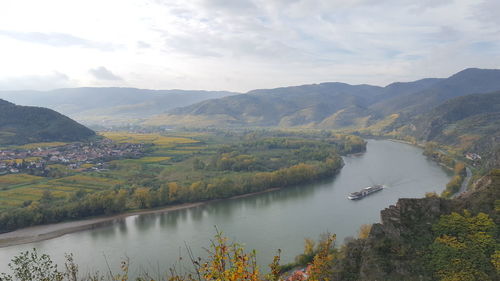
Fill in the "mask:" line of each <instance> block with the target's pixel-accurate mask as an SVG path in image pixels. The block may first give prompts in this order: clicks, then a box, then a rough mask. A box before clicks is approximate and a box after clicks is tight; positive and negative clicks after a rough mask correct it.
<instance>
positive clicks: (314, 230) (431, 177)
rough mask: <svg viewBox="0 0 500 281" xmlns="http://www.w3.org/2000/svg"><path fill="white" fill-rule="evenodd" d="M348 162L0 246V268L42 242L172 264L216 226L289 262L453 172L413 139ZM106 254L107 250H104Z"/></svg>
mask: <svg viewBox="0 0 500 281" xmlns="http://www.w3.org/2000/svg"><path fill="white" fill-rule="evenodd" d="M344 161H345V166H344V168H343V169H342V171H341V172H340V173H339V174H338V175H337V176H336V177H335V178H334V179H331V180H327V181H323V182H320V183H316V184H306V185H302V186H297V187H293V188H288V189H283V190H278V191H274V192H269V193H264V194H259V195H255V196H251V197H244V198H238V199H232V200H225V201H218V202H213V203H209V204H206V205H203V206H198V207H193V208H190V209H184V210H178V211H169V212H167V213H161V214H147V215H137V216H132V217H128V218H126V219H122V220H119V221H116V222H114V223H111V224H109V225H108V226H104V227H100V228H97V229H93V230H87V231H81V232H77V233H72V234H67V235H64V236H62V237H59V238H54V239H51V240H47V241H42V242H37V243H32V244H26V245H19V246H12V247H8V248H0V272H5V271H6V270H7V266H6V264H7V262H8V261H9V260H10V258H11V257H13V256H14V255H17V254H18V253H19V252H20V251H22V250H26V249H30V248H37V249H38V250H39V251H40V252H44V253H48V254H50V255H51V256H52V257H53V259H55V260H57V261H61V260H62V258H63V257H64V253H73V254H74V256H75V260H76V261H77V262H78V263H79V264H80V267H81V269H80V270H81V271H83V272H86V271H88V270H89V269H93V270H99V271H101V272H106V271H107V266H106V260H107V262H108V263H109V265H110V266H111V268H112V269H113V270H116V269H117V268H118V265H119V263H120V260H121V259H122V258H124V257H128V258H129V259H130V261H131V264H132V270H133V271H134V272H138V271H140V270H148V271H150V272H151V271H153V272H157V268H158V267H160V268H165V269H167V268H168V267H169V266H171V265H172V264H174V263H175V262H176V261H177V260H178V257H179V255H181V254H182V255H184V254H185V250H184V249H185V245H189V246H190V247H191V248H192V249H193V250H194V252H195V254H197V255H201V254H203V250H201V249H202V247H206V246H208V245H209V239H210V238H212V237H213V235H214V233H215V228H214V226H217V228H218V229H219V230H222V231H223V232H224V233H225V234H226V235H227V236H228V237H230V238H232V239H234V240H236V241H238V242H241V243H243V244H244V245H245V247H246V248H248V249H256V250H257V253H258V259H259V263H260V264H261V265H266V264H268V263H269V262H270V261H271V259H272V257H273V255H274V254H275V252H276V250H277V249H282V261H283V262H290V261H293V258H294V257H295V256H296V255H298V254H300V253H301V252H302V250H303V240H304V238H306V237H309V238H314V239H316V238H318V237H319V235H320V234H322V233H325V232H327V231H329V232H331V233H336V234H337V237H338V241H339V242H342V241H343V240H344V238H346V237H348V236H355V235H356V233H357V230H358V229H359V226H360V225H361V224H366V223H374V222H378V221H379V214H380V210H382V209H384V208H387V207H388V206H389V205H391V204H395V203H396V201H397V199H398V198H401V197H405V198H412V197H423V196H424V194H425V193H426V192H431V191H436V192H440V191H442V190H443V189H444V186H445V185H446V183H447V182H448V180H449V179H450V175H448V174H447V173H446V172H445V171H443V169H442V168H441V167H440V166H438V165H437V164H435V163H434V162H431V161H429V160H427V159H426V158H425V157H424V156H423V155H422V150H421V149H419V148H416V147H413V146H410V145H407V144H402V143H397V142H392V141H387V140H369V141H368V147H367V152H366V153H364V154H361V155H356V156H348V157H345V158H344ZM375 183H378V184H384V185H386V186H387V188H386V189H384V190H382V191H380V192H377V193H375V194H372V195H370V196H369V197H366V198H364V199H362V200H359V201H350V200H348V199H346V195H347V194H348V193H349V192H352V191H358V190H360V189H361V188H363V187H366V186H368V185H371V184H375ZM105 257H106V258H105Z"/></svg>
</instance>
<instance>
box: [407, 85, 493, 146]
mask: <svg viewBox="0 0 500 281" xmlns="http://www.w3.org/2000/svg"><path fill="white" fill-rule="evenodd" d="M498 120H500V92H494V93H489V94H474V95H467V96H462V97H458V98H454V99H451V100H448V101H446V102H445V103H443V104H442V105H440V106H437V107H436V108H434V109H433V110H432V111H430V112H429V113H427V114H422V115H420V116H418V117H417V118H415V121H414V122H413V124H414V126H415V130H414V131H413V132H411V134H412V135H414V136H415V137H416V138H417V139H420V140H424V141H437V142H442V143H447V144H450V145H463V144H464V143H463V142H472V141H474V142H477V141H479V138H480V137H481V136H489V137H492V136H496V137H497V138H498V137H500V135H499V134H500V123H499V122H498Z"/></svg>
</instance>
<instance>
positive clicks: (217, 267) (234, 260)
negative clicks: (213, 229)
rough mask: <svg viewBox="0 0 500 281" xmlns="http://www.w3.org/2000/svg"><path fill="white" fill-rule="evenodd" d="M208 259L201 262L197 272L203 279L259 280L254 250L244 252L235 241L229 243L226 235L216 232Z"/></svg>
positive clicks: (229, 280) (225, 280)
mask: <svg viewBox="0 0 500 281" xmlns="http://www.w3.org/2000/svg"><path fill="white" fill-rule="evenodd" d="M209 253H210V256H209V258H208V261H207V262H205V263H203V264H201V265H200V266H199V268H198V273H199V275H200V276H201V277H202V279H203V280H221V281H222V280H224V281H242V280H249V281H260V280H263V279H262V278H261V276H260V273H259V268H258V266H257V261H256V257H255V251H253V252H251V253H245V252H244V251H243V247H242V246H241V245H239V244H237V243H229V242H228V239H227V237H223V236H222V234H221V233H217V235H216V237H215V241H213V243H212V246H211V250H209Z"/></svg>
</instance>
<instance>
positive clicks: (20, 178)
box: [0, 174, 44, 188]
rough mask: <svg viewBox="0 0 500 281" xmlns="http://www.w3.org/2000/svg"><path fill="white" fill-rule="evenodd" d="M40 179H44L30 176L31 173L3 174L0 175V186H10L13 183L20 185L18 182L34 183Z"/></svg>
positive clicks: (13, 184)
mask: <svg viewBox="0 0 500 281" xmlns="http://www.w3.org/2000/svg"><path fill="white" fill-rule="evenodd" d="M41 180H44V178H43V177H37V176H32V175H27V174H10V175H4V176H0V188H3V187H10V186H15V185H20V184H28V183H34V182H38V181H41Z"/></svg>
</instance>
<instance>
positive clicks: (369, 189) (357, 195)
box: [347, 184, 384, 200]
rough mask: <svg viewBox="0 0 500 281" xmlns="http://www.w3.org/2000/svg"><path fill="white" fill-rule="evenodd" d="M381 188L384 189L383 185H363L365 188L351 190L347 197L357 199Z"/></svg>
mask: <svg viewBox="0 0 500 281" xmlns="http://www.w3.org/2000/svg"><path fill="white" fill-rule="evenodd" d="M382 189H384V186H383V185H381V184H375V185H372V186H368V187H365V188H363V189H361V190H360V191H356V192H351V193H349V195H347V198H348V199H350V200H358V199H361V198H364V197H366V196H368V195H370V194H372V193H374V192H377V191H380V190H382Z"/></svg>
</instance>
